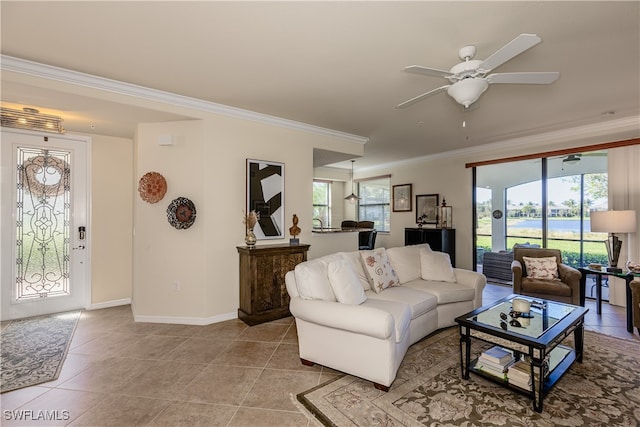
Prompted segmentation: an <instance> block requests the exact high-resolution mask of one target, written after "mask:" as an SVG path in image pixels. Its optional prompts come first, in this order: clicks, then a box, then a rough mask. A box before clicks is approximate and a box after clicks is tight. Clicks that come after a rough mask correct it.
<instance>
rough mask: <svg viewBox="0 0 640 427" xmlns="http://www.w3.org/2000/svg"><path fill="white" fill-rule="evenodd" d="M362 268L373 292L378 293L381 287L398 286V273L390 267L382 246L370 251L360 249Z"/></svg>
mask: <svg viewBox="0 0 640 427" xmlns="http://www.w3.org/2000/svg"><path fill="white" fill-rule="evenodd" d="M360 256H361V257H362V262H363V264H364V269H365V270H366V272H367V275H368V276H369V284H370V285H371V289H373V290H374V292H375V293H377V294H379V293H380V292H382V290H383V289H387V288H389V287H391V286H399V285H400V280H398V275H397V274H396V272H395V271H394V270H393V268H392V267H391V264H390V263H389V258H388V257H387V253H386V251H385V250H384V248H378V249H374V250H372V251H360Z"/></svg>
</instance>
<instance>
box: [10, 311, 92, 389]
mask: <svg viewBox="0 0 640 427" xmlns="http://www.w3.org/2000/svg"><path fill="white" fill-rule="evenodd" d="M80 313H81V312H80V311H73V312H67V313H57V314H50V315H46V316H38V317H30V318H27V319H18V320H12V321H11V323H9V325H8V326H7V327H6V328H4V329H3V330H2V332H1V333H0V335H1V338H2V339H1V346H2V356H1V358H0V372H1V377H0V380H1V383H0V392H1V393H5V392H8V391H12V390H17V389H19V388H23V387H29V386H32V385H36V384H41V383H44V382H47V381H53V380H55V379H57V378H58V375H60V370H61V369H62V363H63V362H64V359H65V358H66V357H67V351H68V350H69V344H71V338H72V337H73V332H74V331H75V329H76V325H77V323H78V319H79V318H80Z"/></svg>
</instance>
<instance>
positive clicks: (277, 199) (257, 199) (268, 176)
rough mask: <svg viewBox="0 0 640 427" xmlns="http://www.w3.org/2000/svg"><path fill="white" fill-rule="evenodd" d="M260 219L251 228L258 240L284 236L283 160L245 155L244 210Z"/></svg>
mask: <svg viewBox="0 0 640 427" xmlns="http://www.w3.org/2000/svg"><path fill="white" fill-rule="evenodd" d="M250 211H256V212H257V213H259V214H260V219H259V220H258V223H257V224H256V226H255V227H254V229H253V232H254V234H255V235H256V238H257V239H258V240H264V239H281V238H283V237H284V163H278V162H270V161H265V160H254V159H247V212H250Z"/></svg>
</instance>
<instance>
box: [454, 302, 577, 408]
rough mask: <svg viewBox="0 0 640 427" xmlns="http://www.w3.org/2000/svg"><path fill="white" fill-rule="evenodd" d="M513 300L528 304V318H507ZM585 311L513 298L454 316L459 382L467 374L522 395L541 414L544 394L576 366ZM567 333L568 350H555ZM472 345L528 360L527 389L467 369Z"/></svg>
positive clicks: (559, 304)
mask: <svg viewBox="0 0 640 427" xmlns="http://www.w3.org/2000/svg"><path fill="white" fill-rule="evenodd" d="M514 298H523V299H526V300H529V301H533V302H534V304H533V305H532V307H531V314H532V315H533V317H532V318H530V319H523V318H519V317H516V318H512V317H510V315H509V313H510V311H511V301H512V300H513V299H514ZM588 311H589V309H587V308H584V307H579V306H575V305H570V304H563V303H559V302H555V301H550V300H542V299H539V298H532V297H527V296H521V295H515V294H514V295H510V296H508V297H505V298H502V299H500V300H498V301H496V302H494V303H492V304H490V305H486V306H484V307H481V308H478V309H476V310H473V311H472V312H470V313H467V314H465V315H462V316H459V317H457V318H456V322H457V323H458V325H459V328H460V366H461V370H462V378H464V379H469V373H470V372H474V373H476V374H478V375H481V376H483V377H486V378H488V379H489V380H491V381H494V382H497V383H498V384H501V385H503V386H505V387H507V388H510V389H513V390H515V391H518V392H521V393H524V394H526V395H528V396H530V397H531V398H532V399H533V409H534V410H535V411H536V412H542V401H543V398H544V395H545V394H546V393H547V392H548V391H549V389H550V388H551V387H553V385H554V384H555V383H556V382H557V381H558V380H559V379H560V377H561V376H562V375H563V374H564V373H565V372H566V371H567V370H568V369H569V367H570V366H571V365H572V364H573V362H575V361H578V362H582V351H583V344H584V316H585V314H586V313H587V312H588ZM501 313H504V314H505V315H506V317H507V320H506V321H505V320H503V319H502V318H501V317H500V314H501ZM503 317H505V316H503ZM512 319H515V320H518V321H520V322H521V325H522V326H521V327H518V326H512V325H511V324H510V321H511V320H512ZM571 334H573V337H574V345H573V347H570V346H567V345H561V343H562V342H563V341H564V340H565V339H566V338H567V337H569V336H570V335H571ZM473 340H478V341H481V342H486V343H490V344H494V345H498V346H500V347H503V348H506V349H509V350H512V351H513V352H514V355H515V357H516V359H522V358H524V360H527V361H529V362H530V366H531V372H532V373H533V375H532V386H531V390H525V389H522V388H520V387H517V386H515V385H514V384H510V383H509V381H508V380H506V379H501V378H498V377H495V376H492V375H489V374H486V373H484V372H482V371H479V370H476V369H475V368H474V367H473V365H475V359H474V360H471V353H472V350H471V343H472V341H473ZM536 378H542V381H536Z"/></svg>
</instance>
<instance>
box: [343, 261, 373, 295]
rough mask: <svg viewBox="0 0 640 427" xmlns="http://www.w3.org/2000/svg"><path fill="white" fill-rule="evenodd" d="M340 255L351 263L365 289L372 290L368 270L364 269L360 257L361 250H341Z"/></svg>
mask: <svg viewBox="0 0 640 427" xmlns="http://www.w3.org/2000/svg"><path fill="white" fill-rule="evenodd" d="M338 255H340V256H341V257H342V258H343V259H344V260H345V261H346V262H348V263H349V264H351V267H352V268H353V271H354V272H355V273H356V275H357V276H358V281H359V282H360V285H361V286H362V289H364V290H365V291H370V290H371V286H370V285H369V276H368V275H367V272H366V271H364V267H363V266H362V258H360V252H359V251H352V252H340V253H338Z"/></svg>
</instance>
